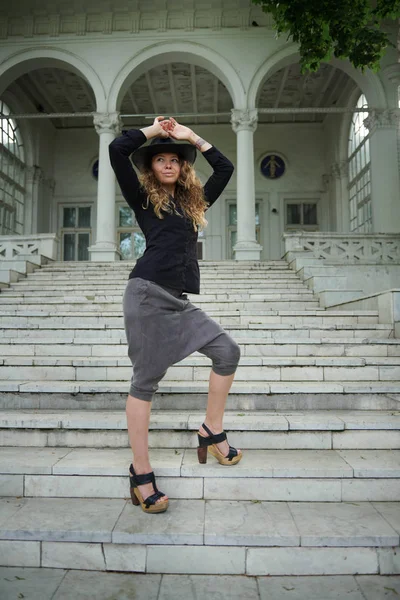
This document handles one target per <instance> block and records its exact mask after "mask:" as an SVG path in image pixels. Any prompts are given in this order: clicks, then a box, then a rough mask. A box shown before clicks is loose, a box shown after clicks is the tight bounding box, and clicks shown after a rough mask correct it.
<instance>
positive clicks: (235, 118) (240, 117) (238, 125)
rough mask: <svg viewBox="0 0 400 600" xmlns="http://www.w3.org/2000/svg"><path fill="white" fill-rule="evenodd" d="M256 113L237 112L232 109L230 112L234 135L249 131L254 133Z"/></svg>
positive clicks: (248, 111)
mask: <svg viewBox="0 0 400 600" xmlns="http://www.w3.org/2000/svg"><path fill="white" fill-rule="evenodd" d="M257 121H258V113H257V110H256V109H255V108H254V109H251V110H248V109H246V110H239V109H237V108H233V109H232V111H231V123H232V129H233V131H234V132H235V133H237V132H238V131H242V130H243V129H244V130H249V131H252V132H253V133H254V131H255V130H256V129H257Z"/></svg>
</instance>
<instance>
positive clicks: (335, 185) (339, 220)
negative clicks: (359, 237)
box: [331, 160, 350, 233]
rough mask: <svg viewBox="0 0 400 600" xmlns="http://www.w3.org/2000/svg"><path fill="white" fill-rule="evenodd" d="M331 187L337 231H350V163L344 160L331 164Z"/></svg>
mask: <svg viewBox="0 0 400 600" xmlns="http://www.w3.org/2000/svg"><path fill="white" fill-rule="evenodd" d="M331 189H332V198H333V201H334V204H333V207H334V214H335V225H336V231H337V233H347V232H349V231H350V205H349V164H348V161H347V160H342V161H340V162H337V163H333V164H332V165H331Z"/></svg>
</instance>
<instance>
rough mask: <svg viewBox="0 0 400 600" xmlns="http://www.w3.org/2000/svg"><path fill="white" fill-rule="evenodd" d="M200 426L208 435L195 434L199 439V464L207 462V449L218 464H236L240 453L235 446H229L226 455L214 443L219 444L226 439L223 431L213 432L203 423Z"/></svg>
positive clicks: (240, 455)
mask: <svg viewBox="0 0 400 600" xmlns="http://www.w3.org/2000/svg"><path fill="white" fill-rule="evenodd" d="M202 427H203V429H204V430H205V431H206V432H207V433H208V437H204V436H203V435H201V434H200V433H198V434H197V437H198V439H199V446H198V448H197V457H198V459H199V463H200V464H205V463H206V462H207V450H208V452H209V453H210V454H212V456H214V457H215V458H216V459H217V461H218V462H219V464H220V465H236V464H237V463H238V462H239V461H240V460H241V458H242V453H241V452H240V453H239V452H238V451H237V450H236V448H232V446H229V453H228V456H224V455H223V454H222V452H221V451H220V450H219V449H218V447H217V446H216V444H220V443H221V442H224V441H225V440H226V439H227V438H226V433H225V431H223V432H222V433H217V434H214V433H213V432H212V431H210V429H209V428H208V427H207V425H205V424H204V423H203V425H202Z"/></svg>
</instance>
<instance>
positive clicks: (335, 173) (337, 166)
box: [331, 160, 349, 179]
mask: <svg viewBox="0 0 400 600" xmlns="http://www.w3.org/2000/svg"><path fill="white" fill-rule="evenodd" d="M331 176H332V177H334V178H335V179H342V178H343V177H348V176H349V163H348V161H347V160H341V161H340V162H336V163H333V164H332V165H331Z"/></svg>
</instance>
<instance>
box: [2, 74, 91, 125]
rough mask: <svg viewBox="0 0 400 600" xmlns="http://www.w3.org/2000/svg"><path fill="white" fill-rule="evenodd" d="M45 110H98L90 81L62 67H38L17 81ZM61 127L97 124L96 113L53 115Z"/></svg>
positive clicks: (17, 84)
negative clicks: (86, 114) (90, 115)
mask: <svg viewBox="0 0 400 600" xmlns="http://www.w3.org/2000/svg"><path fill="white" fill-rule="evenodd" d="M12 86H15V87H17V88H19V90H20V91H21V92H22V93H23V94H24V96H25V97H27V98H28V99H29V100H30V101H31V103H32V104H33V105H34V106H35V108H36V111H35V112H41V113H77V112H92V111H95V110H96V102H95V97H94V94H93V90H92V88H91V87H90V85H89V84H88V83H87V82H86V81H85V80H84V79H83V78H82V77H79V75H76V74H75V73H72V72H70V71H66V70H64V69H58V68H49V67H48V68H43V69H35V70H34V71H30V72H29V73H26V74H25V75H21V77H19V78H18V79H17V80H16V81H15V82H14V83H13V84H12ZM51 121H52V123H53V125H54V126H55V127H57V128H65V127H93V117H84V118H78V117H72V118H71V117H64V118H57V119H51Z"/></svg>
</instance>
